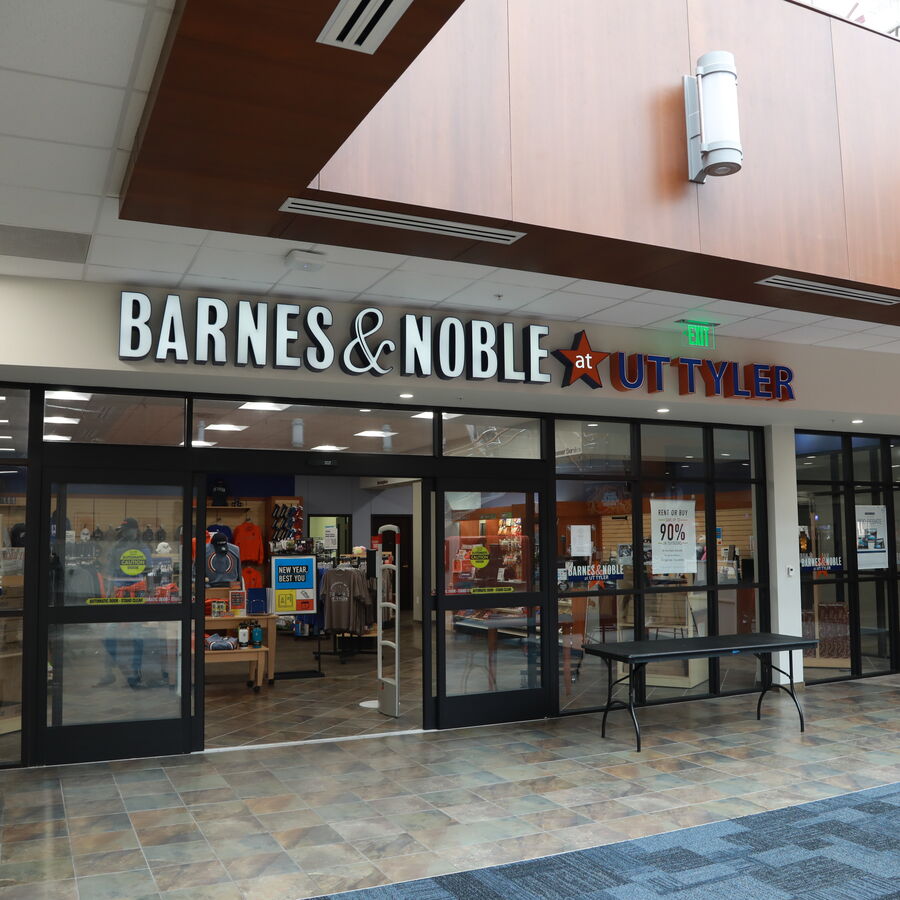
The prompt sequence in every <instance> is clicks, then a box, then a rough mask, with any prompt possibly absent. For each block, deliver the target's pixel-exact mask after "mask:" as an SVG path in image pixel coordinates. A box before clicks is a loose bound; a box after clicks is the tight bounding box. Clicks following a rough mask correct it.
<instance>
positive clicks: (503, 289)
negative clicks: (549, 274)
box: [442, 281, 547, 312]
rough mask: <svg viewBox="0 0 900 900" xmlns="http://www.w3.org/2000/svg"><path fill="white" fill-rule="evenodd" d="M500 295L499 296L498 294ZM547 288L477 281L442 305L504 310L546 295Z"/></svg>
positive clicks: (516, 307) (454, 307) (456, 307)
mask: <svg viewBox="0 0 900 900" xmlns="http://www.w3.org/2000/svg"><path fill="white" fill-rule="evenodd" d="M498 294H499V295H500V296H499V297H498V296H497V295H498ZM546 294H547V289H546V288H543V287H526V286H524V285H518V284H498V283H497V282H496V281H476V282H475V283H474V284H471V285H469V287H467V288H465V289H463V290H461V291H459V293H456V294H454V295H453V296H452V297H450V298H448V299H447V300H445V301H444V303H443V304H442V307H449V308H453V309H472V308H476V309H484V310H496V311H497V312H502V311H503V310H510V309H518V308H519V307H520V306H524V305H525V304H526V303H532V302H533V301H535V300H537V299H539V298H540V297H544V296H546Z"/></svg>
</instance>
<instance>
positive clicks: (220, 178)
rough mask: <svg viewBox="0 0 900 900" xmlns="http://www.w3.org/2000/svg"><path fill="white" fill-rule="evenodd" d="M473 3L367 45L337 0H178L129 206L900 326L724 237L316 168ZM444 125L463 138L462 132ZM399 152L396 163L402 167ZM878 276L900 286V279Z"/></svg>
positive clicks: (407, 22)
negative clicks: (508, 208)
mask: <svg viewBox="0 0 900 900" xmlns="http://www.w3.org/2000/svg"><path fill="white" fill-rule="evenodd" d="M462 2H463V0H416V2H414V3H413V4H412V6H411V7H410V9H409V10H408V11H407V12H406V13H405V14H404V15H403V16H402V17H401V19H400V21H399V23H398V24H397V25H396V26H395V28H394V29H393V31H392V32H391V33H390V34H389V36H388V37H387V39H386V40H385V41H384V43H383V44H382V46H381V47H380V48H379V50H378V51H377V52H376V53H375V54H374V55H368V54H364V53H357V52H352V51H348V50H344V49H338V48H335V47H331V46H326V45H322V44H317V43H316V41H315V39H316V36H317V35H318V34H319V32H320V31H321V29H322V26H323V25H324V23H325V22H326V21H327V19H328V17H329V16H330V15H331V13H332V12H333V10H334V6H335V3H336V0H303V2H301V3H298V2H297V0H256V2H253V3H250V2H248V0H179V3H178V6H177V8H176V11H175V15H174V16H173V20H172V26H171V29H170V32H169V36H168V39H167V45H166V47H165V48H164V50H163V53H162V55H161V59H160V65H159V69H158V71H157V74H156V79H155V81H154V85H153V89H152V91H151V95H150V98H149V100H148V103H147V107H146V110H145V113H144V118H143V121H142V123H141V127H140V129H139V131H138V135H137V139H136V141H135V149H134V152H133V156H132V160H131V164H130V167H129V171H128V174H127V176H126V180H125V184H124V186H123V190H122V201H121V216H122V217H123V218H126V219H136V220H140V221H147V222H158V223H162V224H167V225H176V226H189V227H194V228H200V229H212V230H217V231H227V232H238V233H244V234H256V235H264V236H269V237H280V238H286V239H289V240H297V241H298V242H310V243H325V244H333V245H340V246H349V247H359V248H365V249H372V250H383V251H391V252H394V253H402V254H410V255H415V256H425V257H434V258H439V259H447V260H458V261H461V262H474V263H482V264H486V265H493V266H501V267H506V268H515V269H524V270H529V271H538V272H546V273H550V274H557V275H568V276H571V277H573V278H585V279H590V280H595V281H603V282H613V283H621V284H629V285H636V286H640V287H646V288H649V289H661V290H670V291H677V292H681V293H688V294H696V295H700V296H705V297H718V298H723V299H728V300H736V301H742V302H750V303H757V304H764V305H768V306H776V307H784V308H790V309H797V310H803V311H808V312H817V313H821V314H822V315H832V316H843V317H848V318H858V319H864V320H867V321H872V322H879V323H886V324H900V306H893V307H891V306H889V307H879V306H876V305H873V304H867V303H856V302H848V301H847V300H841V299H837V298H829V297H824V296H818V295H811V294H808V293H798V292H792V291H788V290H774V289H771V288H766V287H760V286H758V285H756V284H755V282H756V281H757V280H759V279H760V278H763V277H766V276H769V275H773V274H786V275H793V276H796V277H801V278H803V277H809V274H808V273H807V272H804V271H801V270H797V269H786V268H777V267H774V266H762V265H758V264H754V263H749V262H746V261H741V260H739V259H733V258H731V259H730V258H728V257H727V253H725V252H724V250H723V249H722V248H718V250H717V252H719V253H721V255H718V256H713V255H709V254H705V253H698V252H696V251H695V250H693V249H692V248H691V249H689V248H687V247H680V248H679V247H678V246H677V244H676V246H668V247H662V246H654V245H652V244H649V243H641V242H637V241H633V240H622V239H618V238H612V237H606V236H600V235H596V234H583V233H575V232H572V231H564V230H560V229H556V228H549V227H536V226H534V225H526V226H523V225H522V224H521V223H518V222H514V221H511V220H506V219H499V218H488V217H486V216H483V215H473V214H471V213H460V212H458V211H454V210H453V209H440V208H433V207H425V206H415V205H410V204H409V203H399V202H393V201H390V200H385V199H373V197H372V196H366V195H364V194H363V193H360V194H349V193H335V192H331V191H321V190H318V187H319V183H318V180H317V178H318V173H320V172H321V171H322V170H323V168H325V166H326V164H327V163H328V161H329V160H330V159H332V157H333V156H334V155H335V153H336V152H337V151H338V149H339V148H340V147H341V145H342V144H343V143H344V142H345V141H346V139H347V138H348V137H349V136H350V135H351V133H352V132H353V131H354V129H355V128H356V127H357V126H358V125H359V123H360V122H362V120H363V119H364V118H365V117H366V116H367V114H368V113H369V112H370V111H371V110H372V109H373V107H374V106H375V105H376V104H377V103H378V101H379V100H380V99H381V98H382V97H383V96H384V94H385V93H386V92H387V91H388V90H389V88H390V87H391V86H392V85H393V84H394V83H395V82H396V81H397V79H399V78H400V77H401V75H402V74H403V72H404V71H405V70H406V69H407V68H408V67H409V66H410V64H411V63H412V62H413V60H414V59H415V58H416V56H417V55H418V54H419V53H420V52H421V51H422V50H423V49H424V48H425V46H426V45H427V44H428V43H429V41H430V40H431V39H432V38H433V37H434V36H435V35H436V34H437V32H438V31H439V30H440V29H441V28H442V27H443V26H444V24H445V23H446V22H447V21H448V20H449V19H450V17H451V16H453V14H454V13H455V12H456V10H457V8H458V7H459V6H460V5H461V4H462ZM473 62H474V60H473ZM459 65H461V66H462V65H465V60H463V59H461V60H460V61H459ZM400 130H401V131H402V132H403V133H404V134H405V135H406V137H407V138H409V136H410V135H415V127H414V123H406V127H405V128H403V129H400ZM446 139H447V142H448V147H450V148H452V144H453V140H454V136H453V134H447V135H446ZM401 151H402V147H400V148H398V149H397V153H396V154H392V155H391V156H389V157H388V158H386V159H384V160H383V162H384V164H385V165H387V166H389V167H391V168H392V169H396V168H397V167H398V166H402V165H403V156H402V152H401ZM365 180H366V179H365V178H363V179H362V182H365ZM323 186H324V185H323ZM289 196H294V197H306V198H311V199H317V200H325V201H330V202H334V203H341V204H347V205H352V206H360V207H369V208H377V209H383V210H384V209H386V210H391V211H395V212H404V213H411V214H413V215H420V216H421V215H424V216H436V217H439V218H444V219H453V220H455V221H461V222H470V223H478V224H485V225H492V226H496V227H501V228H516V229H520V230H524V231H527V232H528V233H527V236H526V237H525V238H523V239H522V240H520V241H519V242H518V243H516V244H513V245H512V246H501V245H496V244H489V243H483V242H473V241H471V240H468V239H466V240H464V239H460V238H454V237H446V236H438V235H433V234H426V233H420V232H416V231H402V230H398V229H394V228H384V227H376V226H370V225H364V224H358V223H348V222H343V221H336V220H330V219H322V218H317V217H311V216H305V215H301V216H298V215H292V214H288V213H281V212H279V209H278V208H279V206H280V205H281V204H282V203H283V202H284V200H285V199H286V198H287V197H289ZM469 207H470V208H472V205H471V204H469ZM459 208H465V206H464V205H461V206H460V207H459ZM813 277H814V278H815V277H817V276H813ZM818 278H819V279H820V280H824V279H823V278H822V276H821V275H819V276H818ZM829 280H831V281H832V283H838V284H842V285H845V286H848V287H859V288H867V287H868V288H871V287H872V286H871V285H866V284H861V283H859V282H853V281H847V280H842V279H838V278H831V279H829ZM888 283H890V282H888ZM876 290H879V291H881V292H882V293H888V294H895V295H897V296H898V298H900V292H898V291H891V290H885V289H884V288H883V287H881V288H879V287H876Z"/></svg>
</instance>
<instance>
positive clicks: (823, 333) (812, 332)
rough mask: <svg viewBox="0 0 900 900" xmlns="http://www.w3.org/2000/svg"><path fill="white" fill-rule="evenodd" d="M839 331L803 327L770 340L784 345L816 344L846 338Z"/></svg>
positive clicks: (818, 327)
mask: <svg viewBox="0 0 900 900" xmlns="http://www.w3.org/2000/svg"><path fill="white" fill-rule="evenodd" d="M844 336H845V335H843V334H841V332H839V331H835V330H834V329H831V328H822V327H821V326H820V325H802V326H801V327H800V328H789V329H788V330H787V331H782V332H780V333H779V334H773V335H772V336H771V337H770V338H769V340H770V341H779V342H780V343H784V344H815V343H817V342H818V341H827V340H829V339H831V338H837V337H844Z"/></svg>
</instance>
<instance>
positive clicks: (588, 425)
mask: <svg viewBox="0 0 900 900" xmlns="http://www.w3.org/2000/svg"><path fill="white" fill-rule="evenodd" d="M587 427H588V428H599V425H598V424H597V423H596V422H588V423H587Z"/></svg>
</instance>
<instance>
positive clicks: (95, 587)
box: [39, 472, 191, 763]
mask: <svg viewBox="0 0 900 900" xmlns="http://www.w3.org/2000/svg"><path fill="white" fill-rule="evenodd" d="M117 479H118V480H116V481H115V482H113V481H111V480H109V478H108V476H104V475H102V474H100V473H94V474H88V473H84V472H79V473H78V474H77V475H76V476H74V477H72V478H69V477H66V476H65V475H64V474H62V473H57V474H56V475H54V474H50V475H48V479H47V481H48V483H47V486H46V488H45V493H44V531H43V540H42V548H41V551H42V554H43V556H44V559H43V564H42V592H41V593H42V596H43V598H44V602H43V604H42V609H41V613H42V622H43V628H42V631H41V639H40V644H41V649H42V651H43V652H45V653H46V670H47V677H46V683H45V685H46V687H45V704H42V705H43V706H44V708H45V710H46V714H45V715H44V716H41V720H42V721H41V722H40V723H39V728H40V729H41V730H42V731H43V732H44V734H43V739H42V740H41V741H40V744H39V745H40V746H42V747H43V748H45V750H44V752H45V759H44V760H43V762H46V763H56V762H71V761H83V760H88V759H113V758H121V757H131V756H149V755H157V754H164V753H181V752H185V751H187V750H188V749H190V748H189V745H188V741H189V725H190V683H191V679H190V669H189V662H190V620H189V618H188V617H189V613H190V603H189V602H188V601H189V599H190V592H189V584H190V579H189V576H188V577H186V574H187V573H186V569H189V568H190V554H189V547H188V551H187V555H186V556H185V554H186V551H185V549H184V544H183V540H182V537H183V534H184V528H183V524H184V521H185V516H186V514H188V513H189V508H188V507H187V505H186V503H185V496H186V495H187V494H186V491H185V486H184V485H182V484H173V483H171V482H172V479H171V478H169V479H162V478H160V477H159V476H153V475H148V476H146V477H142V478H134V479H123V478H122V477H121V476H117ZM166 482H168V483H166ZM187 496H189V495H187ZM188 533H190V532H188ZM186 592H187V597H186V596H185V594H186ZM185 654H187V657H188V658H187V659H186V658H185Z"/></svg>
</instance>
